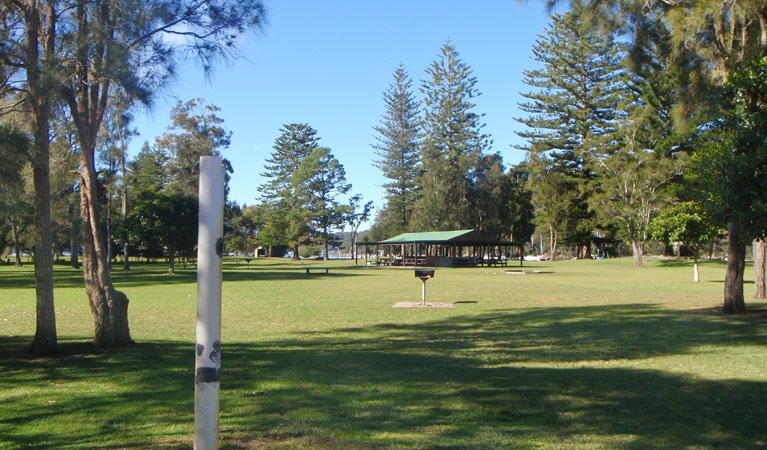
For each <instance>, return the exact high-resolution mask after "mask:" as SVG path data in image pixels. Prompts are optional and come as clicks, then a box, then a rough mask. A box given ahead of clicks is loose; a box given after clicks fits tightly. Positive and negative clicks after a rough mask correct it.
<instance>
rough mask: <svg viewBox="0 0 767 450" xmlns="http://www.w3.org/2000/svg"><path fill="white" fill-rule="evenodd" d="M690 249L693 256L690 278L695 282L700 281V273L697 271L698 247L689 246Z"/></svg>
mask: <svg viewBox="0 0 767 450" xmlns="http://www.w3.org/2000/svg"><path fill="white" fill-rule="evenodd" d="M691 249H692V258H693V265H692V280H693V281H694V282H696V283H697V282H698V281H700V273H699V272H698V247H697V246H696V247H691Z"/></svg>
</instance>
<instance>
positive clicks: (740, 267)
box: [723, 222, 746, 314]
mask: <svg viewBox="0 0 767 450" xmlns="http://www.w3.org/2000/svg"><path fill="white" fill-rule="evenodd" d="M727 231H728V233H729V238H730V239H729V241H730V243H729V246H728V255H727V272H726V275H725V278H724V308H723V311H724V312H725V313H729V314H743V313H745V312H746V303H745V301H744V299H743V272H744V270H745V266H746V243H745V242H743V239H742V235H743V231H742V229H741V227H740V225H739V224H736V223H733V222H730V223H728V224H727Z"/></svg>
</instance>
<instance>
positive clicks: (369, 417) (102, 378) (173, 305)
mask: <svg viewBox="0 0 767 450" xmlns="http://www.w3.org/2000/svg"><path fill="white" fill-rule="evenodd" d="M307 264H310V263H309V262H307ZM632 264H633V263H632V261H631V260H630V259H617V260H603V261H565V262H555V263H535V264H526V266H528V267H532V268H534V269H540V270H546V271H553V272H554V273H549V274H530V275H504V274H503V273H502V272H503V270H502V269H482V268H477V269H437V272H436V276H435V278H434V279H432V280H430V281H429V282H428V284H427V291H428V292H427V295H428V300H430V301H434V302H449V303H453V302H455V303H456V307H455V308H432V309H416V308H392V305H393V304H394V303H396V302H401V301H419V300H420V295H421V283H420V281H419V280H418V279H416V278H414V277H413V271H412V270H404V269H391V268H373V267H363V266H359V267H355V266H354V265H353V264H350V263H349V262H348V261H347V262H342V261H334V262H331V263H330V265H332V266H337V267H334V268H333V269H332V270H331V271H330V274H328V275H325V274H319V273H317V274H314V273H313V274H311V275H306V274H305V272H304V271H303V270H302V269H301V264H300V263H299V264H295V263H292V262H290V261H287V260H277V259H269V260H259V261H253V262H251V263H250V267H249V268H247V266H246V265H245V263H244V262H242V263H241V264H240V265H236V264H235V263H234V262H232V261H227V265H226V267H225V270H224V299H223V325H222V328H223V331H222V342H223V346H222V376H221V389H222V391H221V392H222V393H221V444H222V448H231V449H238V448H257V449H273V448H285V449H287V448H290V449H294V448H305V449H389V448H412V449H451V448H455V449H458V448H466V449H499V448H531V449H532V448H535V449H538V448H542V449H555V448H556V449H559V448H561V449H570V448H576V449H581V448H584V449H597V448H604V449H645V448H673V449H679V448H687V449H704V448H745V449H748V448H755V449H758V448H767V304H766V303H757V302H752V301H749V300H747V307H749V308H750V310H751V311H753V313H752V314H750V315H748V316H747V317H740V318H733V317H725V316H722V315H721V314H719V313H718V312H716V311H715V310H714V308H715V307H717V306H720V305H721V303H722V292H723V279H724V269H725V267H724V264H723V263H718V262H703V264H702V267H701V279H702V281H701V282H700V283H693V282H692V267H691V263H690V262H688V261H680V260H658V259H651V258H648V259H646V267H645V268H643V269H634V268H633V267H632ZM317 265H321V266H327V265H328V263H326V262H322V261H318V262H317ZM164 271H165V267H163V266H159V265H157V266H151V265H150V266H146V265H141V264H135V265H134V266H133V270H131V271H130V272H123V271H122V270H120V269H116V270H115V272H114V279H115V283H116V285H117V287H118V289H120V290H123V291H124V292H125V293H126V294H128V296H129V297H130V299H131V304H130V309H129V311H130V313H129V314H130V323H131V332H132V335H133V338H134V339H135V340H136V345H134V346H131V347H129V348H125V349H119V350H109V351H101V350H98V349H96V348H95V347H94V346H93V345H92V344H91V343H90V339H91V336H92V326H93V325H92V319H91V316H90V311H89V309H88V306H87V300H86V297H85V292H84V289H83V287H82V274H81V272H80V271H75V270H71V269H68V268H67V267H66V266H57V269H56V274H55V276H56V311H57V320H58V324H57V326H58V332H59V336H60V345H61V355H60V356H58V357H54V358H42V359H33V358H27V357H25V356H24V355H23V349H24V346H25V345H27V344H28V343H29V342H30V340H31V334H32V333H33V332H34V319H35V311H34V304H35V295H34V284H33V274H32V268H31V267H30V266H26V267H24V268H22V269H16V268H14V267H12V266H8V265H4V266H0V374H2V377H0V405H2V406H0V448H1V449H6V448H8V449H15V448H49V449H54V448H55V449H60V448H67V449H75V448H78V449H80V448H82V449H85V448H141V449H143V448H191V443H192V434H193V409H194V408H193V405H194V398H193V397H194V373H193V366H194V329H195V312H196V284H195V278H196V274H195V272H194V270H192V269H191V268H190V269H189V270H180V271H179V273H178V274H176V275H166V274H164ZM489 272H497V273H489ZM746 278H747V280H752V279H753V269H752V268H751V267H748V268H747V272H746ZM752 292H753V284H752V282H750V281H749V282H747V284H746V296H747V299H750V296H751V295H752Z"/></svg>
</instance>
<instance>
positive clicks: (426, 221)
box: [416, 41, 491, 230]
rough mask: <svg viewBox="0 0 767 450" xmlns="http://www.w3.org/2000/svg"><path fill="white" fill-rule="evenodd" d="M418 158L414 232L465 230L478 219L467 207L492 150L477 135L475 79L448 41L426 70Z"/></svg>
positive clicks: (485, 136)
mask: <svg viewBox="0 0 767 450" xmlns="http://www.w3.org/2000/svg"><path fill="white" fill-rule="evenodd" d="M426 74H427V75H428V76H429V79H428V80H425V81H423V83H422V85H421V92H422V93H423V95H424V117H423V131H424V139H423V143H422V145H421V159H422V161H423V168H424V174H423V176H422V178H421V179H422V187H423V193H422V197H421V199H420V200H419V203H418V206H417V208H416V218H417V220H416V227H417V228H420V229H429V230H449V229H458V228H468V227H470V226H472V225H473V221H472V217H476V216H477V215H478V214H476V212H475V211H474V209H473V206H472V195H473V191H474V190H475V189H476V180H477V179H478V178H480V177H482V176H483V174H481V173H480V172H481V170H482V168H483V167H487V165H486V164H483V163H482V158H483V157H484V156H485V155H484V151H485V150H486V149H488V148H489V146H490V145H491V142H490V139H489V137H488V136H487V135H484V134H482V132H481V129H482V127H483V124H481V123H480V116H479V115H477V114H476V113H474V112H473V111H472V110H473V108H474V107H475V104H474V103H472V99H473V98H475V97H477V96H479V95H480V93H479V91H478V90H477V88H476V84H477V80H476V78H474V77H472V76H471V75H472V70H471V68H470V67H469V66H468V65H467V64H466V63H464V62H463V61H462V60H461V59H460V58H459V54H458V52H457V51H456V49H455V46H454V45H453V44H452V43H451V42H450V41H448V42H447V43H445V45H443V46H442V49H441V54H440V56H439V57H438V59H437V60H436V61H434V62H432V64H431V65H430V66H429V67H428V68H427V69H426Z"/></svg>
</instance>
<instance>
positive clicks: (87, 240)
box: [66, 0, 133, 347]
mask: <svg viewBox="0 0 767 450" xmlns="http://www.w3.org/2000/svg"><path fill="white" fill-rule="evenodd" d="M75 4H76V6H75V8H74V14H75V15H76V16H77V19H76V20H77V21H78V29H77V34H78V36H77V39H78V42H81V43H80V44H79V45H78V49H77V52H76V55H75V58H76V61H75V62H76V73H75V75H76V77H75V80H74V89H73V90H72V91H71V92H70V93H69V95H68V96H67V98H66V100H67V103H68V104H69V108H70V110H71V113H72V118H73V119H74V122H75V125H76V126H77V137H78V141H79V143H80V167H81V169H80V180H81V183H80V214H81V215H82V219H83V221H82V236H83V239H82V247H83V275H84V278H85V291H86V293H87V294H88V300H89V303H90V307H91V314H92V315H93V321H94V325H95V327H94V328H95V331H94V334H95V337H94V341H95V342H96V344H97V345H99V346H101V347H119V346H124V345H128V344H131V343H132V342H133V340H132V339H131V337H130V330H129V327H128V297H127V296H126V295H125V294H123V293H122V292H120V291H118V290H116V289H115V288H114V285H113V283H112V276H111V274H110V271H109V260H108V259H107V246H106V238H105V237H104V232H103V231H102V229H101V204H100V203H99V199H100V198H101V196H100V195H99V194H100V190H101V187H100V185H99V180H98V175H97V174H96V166H95V149H96V139H97V135H98V130H99V127H100V125H101V122H102V120H103V117H104V112H105V111H106V107H107V101H108V98H109V89H110V79H108V78H100V79H91V76H92V73H94V72H95V73H104V72H106V71H105V70H104V68H103V67H102V66H101V65H103V64H106V61H107V59H105V58H104V55H106V52H107V46H106V45H105V44H107V43H108V42H109V40H110V39H111V36H106V37H103V36H102V37H101V38H100V39H103V40H101V41H100V42H99V44H100V45H95V46H90V45H89V44H88V43H89V42H91V40H92V37H93V36H91V35H89V30H90V29H91V27H92V26H105V25H106V21H108V18H106V17H103V16H98V15H96V16H89V14H88V10H87V8H88V3H87V2H86V1H84V0H78V1H77V2H75ZM107 12H108V9H104V10H102V11H100V13H101V14H106V13H107ZM99 20H101V21H102V22H101V23H99V22H98V21H99ZM91 21H93V23H91ZM107 33H113V30H109V31H107Z"/></svg>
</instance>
